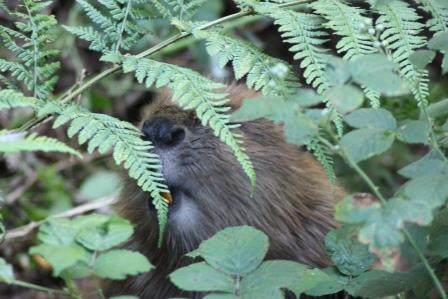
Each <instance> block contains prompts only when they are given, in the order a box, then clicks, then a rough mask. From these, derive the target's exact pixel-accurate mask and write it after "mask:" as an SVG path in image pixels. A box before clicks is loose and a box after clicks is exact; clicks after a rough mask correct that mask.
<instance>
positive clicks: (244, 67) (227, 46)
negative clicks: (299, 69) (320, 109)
mask: <svg viewBox="0 0 448 299" xmlns="http://www.w3.org/2000/svg"><path fill="white" fill-rule="evenodd" d="M194 34H195V36H196V37H197V38H204V39H205V40H206V47H207V51H208V53H209V54H210V55H212V56H213V55H216V56H217V59H218V62H219V65H220V66H221V67H224V66H225V65H226V64H227V63H228V62H229V61H232V66H233V70H234V72H235V78H236V79H241V78H242V77H243V76H245V75H247V80H246V84H247V86H248V87H249V88H252V89H255V90H261V91H262V92H263V93H264V94H271V95H289V94H293V93H294V92H295V91H296V90H297V87H298V86H299V84H298V82H297V78H296V77H295V75H294V74H293V72H292V71H291V69H290V67H289V66H288V64H287V63H286V62H284V61H282V60H280V59H277V58H273V57H271V56H269V55H266V54H264V53H263V52H262V51H261V50H260V49H258V48H257V47H255V46H253V45H252V44H249V43H246V42H243V41H241V40H238V39H235V38H232V37H230V36H227V35H225V34H223V33H220V32H217V31H196V32H195V33H194Z"/></svg>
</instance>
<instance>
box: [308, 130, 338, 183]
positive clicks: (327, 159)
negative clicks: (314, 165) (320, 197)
mask: <svg viewBox="0 0 448 299" xmlns="http://www.w3.org/2000/svg"><path fill="white" fill-rule="evenodd" d="M306 147H307V149H308V150H309V151H310V152H311V153H313V155H314V156H315V157H316V159H317V161H319V162H320V163H321V164H322V167H323V168H324V170H325V173H326V174H327V177H328V181H329V182H330V186H331V188H332V189H333V191H334V190H335V189H336V173H335V171H334V165H333V164H334V161H333V157H332V155H331V154H330V153H329V152H328V150H327V148H326V147H325V146H323V145H322V143H321V141H320V140H319V136H318V135H316V136H313V137H312V138H310V139H309V141H308V143H307V144H306Z"/></svg>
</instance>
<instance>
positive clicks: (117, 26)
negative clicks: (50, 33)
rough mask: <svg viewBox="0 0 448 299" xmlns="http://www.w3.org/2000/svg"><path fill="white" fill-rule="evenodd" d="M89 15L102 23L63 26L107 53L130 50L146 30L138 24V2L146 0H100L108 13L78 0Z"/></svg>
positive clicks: (95, 21)
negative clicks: (91, 25)
mask: <svg viewBox="0 0 448 299" xmlns="http://www.w3.org/2000/svg"><path fill="white" fill-rule="evenodd" d="M76 1H77V2H78V3H79V4H80V5H81V7H82V9H83V11H84V12H85V13H86V15H87V16H88V17H89V19H90V20H91V21H92V22H93V23H94V24H95V26H97V27H99V29H100V30H96V29H94V28H93V27H90V26H87V27H86V26H63V27H64V28H65V29H66V30H67V31H69V32H70V33H72V34H74V35H76V36H78V37H79V38H81V39H83V40H85V41H87V42H89V43H90V45H89V49H91V50H94V51H98V52H102V53H104V54H105V53H108V52H119V51H120V50H121V49H124V50H129V49H130V48H131V47H132V46H134V45H135V44H136V43H137V42H138V40H139V39H140V38H141V37H142V35H143V34H144V33H145V30H143V28H142V27H141V26H140V25H139V24H138V20H139V19H140V18H141V14H140V13H139V6H141V5H143V4H144V3H145V1H144V0H100V1H99V3H100V4H101V5H103V6H104V8H105V10H106V11H107V15H106V14H103V13H102V12H101V11H100V10H98V9H97V8H96V7H95V6H93V5H92V4H90V3H89V2H87V1H85V0H76Z"/></svg>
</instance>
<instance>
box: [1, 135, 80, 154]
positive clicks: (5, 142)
mask: <svg viewBox="0 0 448 299" xmlns="http://www.w3.org/2000/svg"><path fill="white" fill-rule="evenodd" d="M22 151H28V152H30V151H43V152H61V153H68V154H71V155H74V156H77V157H78V158H82V155H81V154H80V153H79V152H78V151H77V150H75V149H73V148H71V147H69V146H68V145H66V144H65V143H63V142H61V141H59V140H57V139H54V138H50V137H45V136H37V135H36V134H31V135H29V136H26V138H25V135H24V134H23V133H13V132H11V131H6V130H1V131H0V153H17V152H22Z"/></svg>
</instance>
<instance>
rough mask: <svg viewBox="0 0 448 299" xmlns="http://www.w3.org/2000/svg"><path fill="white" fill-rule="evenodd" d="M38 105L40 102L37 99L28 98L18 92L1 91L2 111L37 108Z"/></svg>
mask: <svg viewBox="0 0 448 299" xmlns="http://www.w3.org/2000/svg"><path fill="white" fill-rule="evenodd" d="M38 104H39V101H38V100H37V99H35V98H31V97H26V96H24V95H23V94H22V93H21V92H18V91H16V90H12V89H4V90H0V110H3V109H11V108H19V107H32V108H35V107H36V106H37V105H38Z"/></svg>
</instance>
